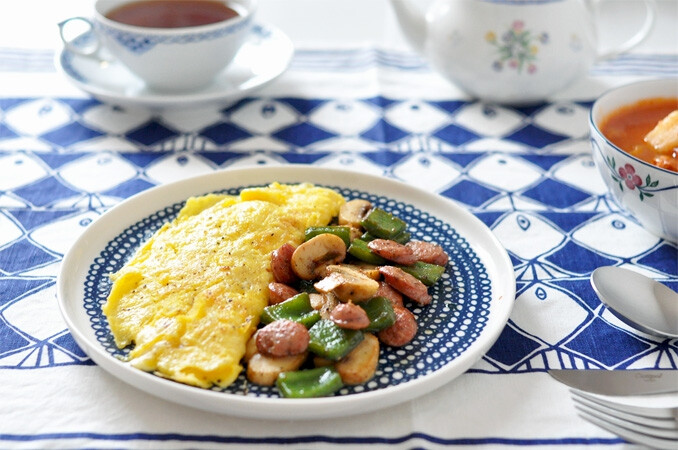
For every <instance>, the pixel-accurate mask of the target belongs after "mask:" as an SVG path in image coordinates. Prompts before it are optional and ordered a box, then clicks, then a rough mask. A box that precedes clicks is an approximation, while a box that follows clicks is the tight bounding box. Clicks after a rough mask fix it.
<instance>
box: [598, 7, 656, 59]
mask: <svg viewBox="0 0 678 450" xmlns="http://www.w3.org/2000/svg"><path fill="white" fill-rule="evenodd" d="M595 1H603V0H595ZM642 1H643V4H644V5H645V21H644V22H643V25H642V26H641V27H640V29H639V30H638V31H637V32H636V33H635V34H634V35H633V36H631V37H630V38H629V39H628V40H627V41H626V42H623V43H622V44H620V45H618V46H617V47H615V48H613V49H611V50H608V51H606V52H603V53H600V49H598V51H599V53H598V55H597V57H598V59H609V58H613V57H615V56H617V55H620V54H622V53H626V52H628V51H629V50H631V49H632V48H634V47H636V46H637V45H639V44H640V43H641V42H643V41H644V40H645V39H646V38H647V36H648V35H649V34H650V31H651V30H652V27H653V26H654V22H655V18H656V15H657V4H656V2H655V0H642Z"/></svg>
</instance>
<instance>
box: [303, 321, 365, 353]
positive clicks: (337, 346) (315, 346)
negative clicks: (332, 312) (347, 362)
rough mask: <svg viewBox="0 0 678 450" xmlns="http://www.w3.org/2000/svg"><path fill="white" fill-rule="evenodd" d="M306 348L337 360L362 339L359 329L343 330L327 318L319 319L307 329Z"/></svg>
mask: <svg viewBox="0 0 678 450" xmlns="http://www.w3.org/2000/svg"><path fill="white" fill-rule="evenodd" d="M308 334H309V336H310V340H309V343H308V349H309V350H310V351H311V352H312V353H315V354H316V355H318V356H322V357H323V358H326V359H330V360H332V361H339V360H340V359H341V358H343V357H344V356H346V355H347V354H348V353H349V352H350V351H351V350H353V349H354V348H355V347H356V346H357V345H358V344H360V342H361V341H362V340H363V338H364V335H363V332H362V331H360V330H345V329H343V328H340V327H339V326H337V324H335V323H334V322H332V321H331V320H327V319H320V320H319V321H318V322H316V324H315V325H313V326H312V327H311V328H310V329H309V330H308Z"/></svg>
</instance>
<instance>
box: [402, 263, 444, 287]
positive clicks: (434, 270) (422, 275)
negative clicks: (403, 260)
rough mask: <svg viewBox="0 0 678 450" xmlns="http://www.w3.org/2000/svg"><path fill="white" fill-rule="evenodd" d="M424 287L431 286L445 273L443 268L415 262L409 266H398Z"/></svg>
mask: <svg viewBox="0 0 678 450" xmlns="http://www.w3.org/2000/svg"><path fill="white" fill-rule="evenodd" d="M398 267H400V268H401V269H403V270H404V271H405V272H407V273H409V274H410V275H412V276H413V277H415V278H416V279H418V280H419V281H421V282H422V283H424V284H425V285H426V286H433V285H434V284H435V283H436V281H438V279H439V278H440V277H441V276H442V275H443V273H444V272H445V267H443V266H438V265H436V264H429V263H425V262H423V261H417V262H416V263H414V264H412V265H411V266H398Z"/></svg>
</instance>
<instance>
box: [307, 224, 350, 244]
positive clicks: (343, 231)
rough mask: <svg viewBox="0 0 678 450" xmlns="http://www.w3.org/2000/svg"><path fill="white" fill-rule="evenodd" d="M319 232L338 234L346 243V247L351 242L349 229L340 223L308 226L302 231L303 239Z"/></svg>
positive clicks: (314, 235)
mask: <svg viewBox="0 0 678 450" xmlns="http://www.w3.org/2000/svg"><path fill="white" fill-rule="evenodd" d="M320 234H333V235H335V236H339V237H340V238H341V239H342V240H343V241H344V244H346V247H347V248H348V246H349V245H350V244H351V230H350V229H349V228H348V227H345V226H341V225H327V226H325V227H308V228H306V230H305V231H304V239H305V240H307V241H308V240H309V239H312V238H314V237H316V236H318V235H320Z"/></svg>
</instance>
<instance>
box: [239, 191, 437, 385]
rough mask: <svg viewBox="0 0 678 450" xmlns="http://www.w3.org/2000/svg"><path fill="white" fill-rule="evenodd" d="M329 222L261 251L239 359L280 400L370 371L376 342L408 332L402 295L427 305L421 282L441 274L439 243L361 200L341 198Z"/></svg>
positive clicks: (390, 341)
mask: <svg viewBox="0 0 678 450" xmlns="http://www.w3.org/2000/svg"><path fill="white" fill-rule="evenodd" d="M338 222H339V225H329V226H325V227H312V228H309V229H307V230H306V233H305V242H304V243H302V244H301V245H299V247H297V248H294V247H293V246H291V245H290V244H286V245H285V246H283V247H281V248H280V249H279V250H278V251H276V252H273V254H272V255H271V271H272V273H273V278H274V280H275V282H273V283H271V285H270V286H269V291H270V301H269V306H267V307H266V308H264V312H263V314H262V316H261V323H262V324H265V325H266V326H265V327H264V328H261V329H260V330H259V331H258V332H257V333H256V334H255V336H253V338H252V339H251V342H250V343H248V352H247V356H246V358H245V363H246V364H247V365H248V367H247V376H248V379H249V380H250V381H251V382H253V383H258V384H264V385H272V384H273V383H275V385H276V386H277V388H278V390H279V392H280V394H281V395H282V396H283V397H290V398H306V397H318V396H326V395H332V394H333V393H335V392H336V391H337V390H339V389H341V388H342V387H343V386H344V385H354V384H360V383H364V382H366V381H368V380H369V379H370V378H372V377H373V376H374V373H375V371H376V368H377V365H378V361H379V352H380V343H382V344H384V345H387V346H396V347H399V346H403V345H406V344H407V343H408V342H410V341H411V340H412V339H413V338H414V336H415V335H416V334H417V331H418V325H417V321H416V317H415V316H414V314H412V312H411V311H410V310H409V309H408V308H407V307H406V306H405V305H406V303H404V302H403V297H404V298H405V299H406V300H409V301H411V302H413V303H415V304H417V305H420V306H421V305H427V304H428V303H430V302H431V301H432V297H431V295H430V294H429V293H428V287H429V286H432V285H434V284H435V283H436V282H437V281H438V280H439V279H440V277H441V276H442V275H443V273H444V272H445V265H446V264H447V261H448V255H447V254H446V253H445V251H444V250H443V249H442V247H440V246H439V245H437V244H434V243H431V242H424V241H412V240H410V238H411V235H410V232H409V231H408V230H407V224H406V223H405V222H404V221H403V220H401V219H400V218H398V217H396V216H394V215H393V214H391V213H389V212H387V211H385V210H383V209H380V208H373V207H372V205H371V204H370V203H369V202H368V201H367V200H362V199H357V200H351V201H349V202H347V203H346V204H345V205H344V206H343V207H342V208H341V210H340V212H339V217H338ZM290 321H293V322H290ZM295 322H296V323H295ZM299 324H302V325H304V326H305V328H304V327H302V326H301V325H299ZM276 325H277V326H276ZM255 341H256V342H255ZM314 365H315V367H313V366H314Z"/></svg>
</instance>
